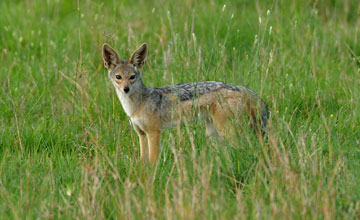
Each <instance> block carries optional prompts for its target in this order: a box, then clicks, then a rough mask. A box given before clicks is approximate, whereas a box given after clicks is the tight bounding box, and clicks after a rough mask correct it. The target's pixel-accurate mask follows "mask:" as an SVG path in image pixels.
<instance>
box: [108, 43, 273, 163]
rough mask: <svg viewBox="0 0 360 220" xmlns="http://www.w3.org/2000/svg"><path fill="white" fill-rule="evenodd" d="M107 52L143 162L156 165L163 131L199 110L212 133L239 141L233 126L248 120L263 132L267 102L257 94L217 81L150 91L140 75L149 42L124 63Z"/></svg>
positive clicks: (116, 88)
mask: <svg viewBox="0 0 360 220" xmlns="http://www.w3.org/2000/svg"><path fill="white" fill-rule="evenodd" d="M102 50H103V51H102V53H103V59H104V64H105V67H106V68H107V70H108V72H109V74H108V75H109V78H110V81H111V82H112V84H113V85H114V87H115V90H116V94H117V96H118V97H119V99H120V102H121V104H122V106H123V108H124V110H125V112H126V114H127V115H128V116H129V117H130V119H131V122H132V124H133V126H134V129H135V131H136V132H137V134H138V135H139V139H140V157H141V159H142V160H147V159H149V161H150V164H154V163H155V162H156V161H157V158H158V156H159V150H160V137H161V130H162V129H164V128H166V127H170V126H173V125H178V124H180V121H181V120H182V119H184V118H185V119H186V118H188V117H191V116H194V115H196V114H194V112H195V113H201V115H203V116H204V117H205V127H206V134H207V135H213V134H215V135H219V136H220V138H222V139H228V138H230V139H231V138H234V135H235V134H236V131H235V129H233V128H234V126H233V125H232V124H231V123H232V122H235V123H239V124H244V123H247V122H246V119H248V122H250V124H251V125H252V127H253V128H254V130H255V133H256V134H257V135H259V134H260V133H264V131H265V130H264V129H265V126H266V122H267V119H268V115H269V113H268V110H267V107H266V104H265V102H264V101H263V100H262V99H260V98H258V97H257V95H256V93H255V92H253V91H252V90H250V89H248V88H245V87H243V86H233V85H228V84H225V83H222V82H215V81H205V82H191V83H182V84H177V85H172V86H164V87H159V88H148V87H146V86H145V85H144V83H143V81H142V79H141V72H140V69H141V67H142V66H143V65H144V62H145V59H146V54H147V46H146V44H142V45H141V46H140V47H139V48H138V49H136V50H135V51H134V52H133V54H132V55H131V57H130V59H129V60H122V59H120V57H119V55H118V53H117V52H116V51H115V50H114V49H112V48H111V47H110V46H109V45H108V44H104V45H103V48H102ZM244 116H246V117H244ZM232 130H233V131H232Z"/></svg>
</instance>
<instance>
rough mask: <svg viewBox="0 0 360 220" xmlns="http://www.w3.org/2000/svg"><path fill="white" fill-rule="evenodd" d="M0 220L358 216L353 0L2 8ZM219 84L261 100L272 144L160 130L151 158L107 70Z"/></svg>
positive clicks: (192, 127) (154, 81)
mask: <svg viewBox="0 0 360 220" xmlns="http://www.w3.org/2000/svg"><path fill="white" fill-rule="evenodd" d="M0 11H1V12H2V13H1V19H0V30H1V31H0V50H1V54H0V60H1V62H0V82H1V84H2V85H1V87H0V91H1V92H0V198H1V199H0V219H37V218H55V219H75V218H76V219H103V218H109V219H137V218H140V219H205V218H208V219H279V218H282V219H283V218H285V219H290V218H291V219H335V218H339V219H354V218H359V217H360V202H359V201H360V172H359V170H360V153H359V152H360V151H359V149H360V148H359V146H360V138H359V137H360V105H359V103H360V98H359V97H360V96H359V94H360V91H359V88H360V80H359V78H360V58H359V56H360V42H359V40H360V32H359V27H360V25H359V24H360V19H359V17H360V16H359V15H360V4H359V2H358V1H350V0H349V1H325V0H324V1H322V0H320V1H308V2H304V1H301V0H294V1H285V0H284V1H282V0H279V1H270V0H265V1H247V0H241V1H200V0H199V1H187V0H185V1H162V0H157V1H138V2H133V1H40V0H36V1H8V0H6V1H1V2H0ZM104 42H108V43H110V44H111V45H112V46H114V47H115V48H116V49H117V50H118V52H119V54H121V55H122V56H123V58H127V57H128V56H130V53H131V52H132V51H133V50H134V49H135V48H136V47H137V46H138V45H140V44H141V43H142V42H147V43H148V44H149V56H148V59H147V63H146V66H145V67H144V69H143V79H144V82H145V84H146V85H147V86H150V87H156V86H161V85H168V84H174V83H180V82H186V81H199V80H217V81H224V82H227V83H231V84H240V85H244V86H247V87H249V88H252V89H253V90H254V91H256V92H257V93H258V94H259V95H260V96H261V97H262V98H263V99H264V100H265V101H266V102H267V103H268V105H269V108H270V111H271V119H270V123H269V126H268V130H269V133H268V140H267V142H265V144H260V143H259V142H258V141H257V140H256V139H255V138H254V137H253V135H252V134H251V133H250V132H249V133H246V132H245V133H244V134H241V135H240V138H239V141H238V145H236V146H228V145H222V144H218V143H214V142H212V141H211V140H208V139H207V138H206V137H205V135H204V125H203V123H201V122H198V123H195V124H188V125H187V124H186V125H183V126H182V128H181V131H180V132H177V131H176V129H170V130H168V131H165V132H164V136H163V138H162V151H161V158H160V160H159V162H158V164H157V166H156V167H154V168H150V167H143V166H141V163H140V162H139V159H138V158H139V149H138V145H139V143H138V139H137V136H136V134H135V132H134V131H133V129H132V128H131V125H130V123H129V119H128V118H127V116H126V115H125V113H124V111H123V110H122V107H121V104H120V102H119V101H118V100H117V98H116V95H115V93H114V89H113V88H112V85H111V84H110V82H109V81H108V79H107V74H106V71H105V69H104V67H103V61H102V58H101V45H102V44H103V43H104Z"/></svg>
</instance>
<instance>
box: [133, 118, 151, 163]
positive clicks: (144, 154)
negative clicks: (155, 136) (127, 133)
mask: <svg viewBox="0 0 360 220" xmlns="http://www.w3.org/2000/svg"><path fill="white" fill-rule="evenodd" d="M134 129H135V131H136V133H137V134H138V136H139V142H140V159H141V160H142V161H146V160H147V159H148V145H147V143H146V135H145V132H144V131H143V130H141V129H140V128H139V127H138V126H136V125H134Z"/></svg>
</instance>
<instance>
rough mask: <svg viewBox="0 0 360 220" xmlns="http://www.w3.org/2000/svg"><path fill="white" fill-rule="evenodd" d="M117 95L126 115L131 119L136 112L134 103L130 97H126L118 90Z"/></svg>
mask: <svg viewBox="0 0 360 220" xmlns="http://www.w3.org/2000/svg"><path fill="white" fill-rule="evenodd" d="M116 95H117V96H118V98H119V100H120V102H121V105H122V107H123V109H124V111H125V113H126V114H127V115H128V116H129V117H131V115H132V114H133V113H134V112H135V105H134V102H133V101H132V100H131V99H130V98H129V96H126V95H124V94H123V93H122V92H121V91H119V90H118V89H116Z"/></svg>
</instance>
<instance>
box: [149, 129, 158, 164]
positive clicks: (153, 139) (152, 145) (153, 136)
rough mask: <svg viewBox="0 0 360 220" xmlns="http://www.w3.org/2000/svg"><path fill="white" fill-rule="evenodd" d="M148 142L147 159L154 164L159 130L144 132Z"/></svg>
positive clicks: (156, 155)
mask: <svg viewBox="0 0 360 220" xmlns="http://www.w3.org/2000/svg"><path fill="white" fill-rule="evenodd" d="M146 136H147V140H148V143H149V161H150V164H151V165H154V164H155V163H156V161H157V159H158V157H159V152H160V137H161V131H160V129H159V130H156V131H151V132H148V133H147V134H146Z"/></svg>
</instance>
